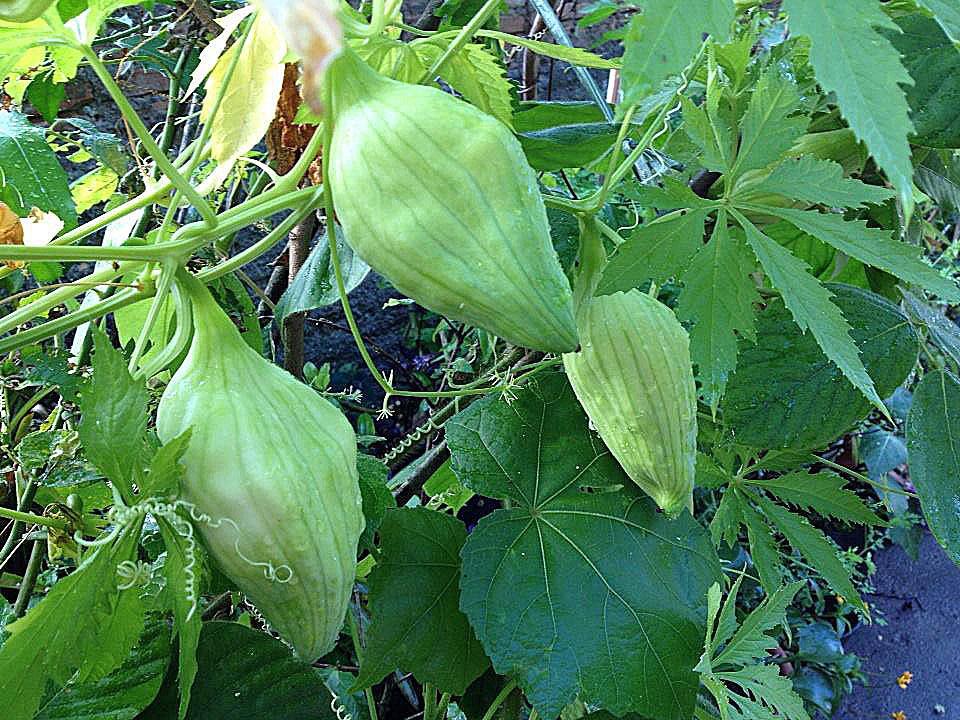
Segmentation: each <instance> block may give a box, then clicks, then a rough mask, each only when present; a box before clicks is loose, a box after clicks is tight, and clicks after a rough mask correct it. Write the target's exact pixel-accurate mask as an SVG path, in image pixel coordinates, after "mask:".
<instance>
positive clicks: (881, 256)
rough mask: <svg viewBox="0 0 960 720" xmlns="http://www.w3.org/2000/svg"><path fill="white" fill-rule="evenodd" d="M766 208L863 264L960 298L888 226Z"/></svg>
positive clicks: (952, 286)
mask: <svg viewBox="0 0 960 720" xmlns="http://www.w3.org/2000/svg"><path fill="white" fill-rule="evenodd" d="M757 207H759V206H757ZM766 211H767V212H769V213H770V214H772V215H776V216H778V217H781V218H783V219H784V220H786V221H787V222H789V223H791V224H792V225H794V226H796V227H798V228H799V229H801V230H803V231H804V232H805V233H809V234H810V235H813V236H814V237H815V238H818V239H819V240H822V241H823V242H825V243H827V244H828V245H832V246H833V247H835V248H836V249H837V250H839V251H840V252H843V253H846V254H847V255H849V256H850V257H853V258H856V259H857V260H859V261H860V262H862V263H864V264H865V265H872V266H873V267H876V268H880V269H881V270H885V271H886V272H888V273H890V274H891V275H893V276H895V277H898V278H900V279H901V280H904V281H906V282H909V283H915V284H917V285H920V286H921V287H923V288H925V289H927V290H929V291H930V292H933V293H936V294H937V295H939V296H940V297H942V298H943V299H944V300H951V301H953V302H958V301H960V288H957V284H956V283H955V282H954V281H953V280H951V279H949V278H947V277H944V276H943V275H941V274H940V273H939V272H937V271H936V270H934V269H933V268H932V267H930V266H929V265H927V264H926V263H925V262H924V261H923V260H921V259H920V257H919V255H918V252H917V247H916V246H914V245H910V244H909V243H905V242H901V241H900V240H895V239H894V238H892V237H891V236H890V231H889V230H880V229H878V228H871V227H867V224H866V222H864V221H863V220H844V219H843V216H841V215H837V214H834V213H819V212H815V211H811V210H794V209H792V208H773V207H770V208H767V210H766Z"/></svg>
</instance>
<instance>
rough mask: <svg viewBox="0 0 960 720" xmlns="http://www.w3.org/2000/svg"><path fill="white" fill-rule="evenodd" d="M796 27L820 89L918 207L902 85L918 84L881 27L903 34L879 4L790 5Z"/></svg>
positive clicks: (859, 0) (823, 0) (861, 0)
mask: <svg viewBox="0 0 960 720" xmlns="http://www.w3.org/2000/svg"><path fill="white" fill-rule="evenodd" d="M783 7H784V9H785V10H786V12H787V14H788V15H789V19H790V28H791V30H792V31H793V32H794V33H796V34H797V35H807V36H808V37H809V38H810V40H811V48H810V62H811V63H812V64H813V68H814V70H815V71H816V73H817V80H819V81H820V85H821V86H822V87H823V88H824V89H825V90H827V91H828V92H832V93H834V94H835V95H836V97H837V102H838V104H839V105H840V110H841V112H842V113H843V116H844V118H846V120H847V122H848V123H849V124H850V127H851V129H852V130H853V131H854V132H855V133H856V135H857V137H858V138H859V139H860V140H863V141H864V142H865V143H866V144H867V147H868V148H869V150H870V154H871V155H873V157H874V158H875V159H876V161H877V164H878V165H879V166H880V167H881V168H882V169H883V171H884V172H885V173H886V174H887V177H888V178H889V179H890V182H891V183H893V186H894V187H895V188H896V189H897V191H898V192H899V194H900V197H901V199H902V200H903V202H904V203H905V205H907V206H908V207H912V194H911V193H912V187H913V183H912V176H913V167H912V165H911V164H910V144H909V143H908V142H907V136H908V135H909V134H910V133H911V132H913V124H912V123H911V122H910V109H909V106H908V105H907V99H906V97H905V96H904V91H903V89H902V88H901V87H900V86H901V85H910V84H912V82H913V81H912V80H911V78H910V75H909V74H908V73H907V71H906V69H905V68H904V67H903V64H902V63H901V62H900V53H898V52H897V49H896V48H895V47H894V46H893V45H892V44H891V43H890V41H889V40H887V39H886V38H885V37H884V36H883V35H881V34H880V33H879V32H878V31H877V28H885V29H888V30H894V31H896V30H897V26H896V25H895V24H894V22H893V21H892V20H891V19H890V18H889V17H887V15H886V14H885V13H884V12H883V10H882V8H881V6H880V3H878V2H876V0H844V1H843V2H836V0H786V2H784V4H783Z"/></svg>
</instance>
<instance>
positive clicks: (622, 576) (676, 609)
mask: <svg viewBox="0 0 960 720" xmlns="http://www.w3.org/2000/svg"><path fill="white" fill-rule="evenodd" d="M447 440H448V443H449V446H450V451H451V455H452V465H453V469H454V472H456V474H457V476H458V477H459V478H460V479H461V481H462V482H463V483H464V484H465V485H467V486H469V487H470V488H471V489H473V490H475V491H476V492H478V493H481V494H483V495H487V496H489V497H496V498H504V499H509V500H510V502H511V507H510V508H509V509H502V510H497V511H496V512H494V513H493V514H492V515H490V516H488V517H486V518H484V519H483V520H481V521H480V523H479V525H478V526H477V528H476V530H474V532H473V533H472V534H471V535H470V536H469V538H468V539H467V542H466V544H465V545H464V548H463V552H462V556H463V568H462V581H461V591H462V594H461V600H460V605H461V607H462V608H463V610H464V612H465V613H466V614H467V617H468V618H470V622H471V624H472V625H473V627H474V630H476V632H477V637H478V638H479V639H480V642H481V643H482V644H483V646H484V648H485V649H486V651H487V654H488V655H489V656H490V658H491V659H492V660H493V664H494V667H495V668H496V670H497V672H499V673H501V674H505V675H512V676H515V677H516V678H517V679H518V680H519V682H520V685H521V687H522V688H523V690H524V692H525V693H526V695H527V697H528V698H530V700H531V702H532V703H533V704H534V706H535V707H537V708H538V709H539V710H540V712H541V714H542V715H544V716H548V717H554V716H556V715H557V714H559V712H560V711H561V710H562V709H563V707H564V706H565V705H566V704H567V703H568V702H570V701H571V700H573V698H574V697H577V696H579V698H580V699H581V700H582V701H584V702H586V703H590V704H595V705H598V706H601V707H605V708H607V709H608V710H610V711H611V712H614V713H616V714H623V713H625V712H627V711H634V712H638V713H640V714H642V715H645V716H649V717H657V718H662V719H663V720H680V719H681V718H688V717H689V716H690V713H691V712H692V711H693V705H694V700H695V697H696V692H697V686H698V682H697V677H696V674H695V673H694V672H693V667H694V665H695V664H696V662H697V659H698V657H699V655H700V653H701V651H702V646H703V637H704V631H705V607H704V605H703V598H704V594H705V592H706V589H707V588H708V587H709V586H710V585H711V584H712V583H713V582H714V581H715V580H716V578H717V576H718V572H719V565H718V561H717V557H716V554H715V551H714V550H713V546H712V544H711V543H710V539H709V536H708V535H707V533H706V532H705V531H704V530H703V529H702V528H701V527H700V526H699V525H698V524H697V523H695V522H694V521H693V519H692V518H691V517H690V516H689V515H687V514H684V515H683V516H681V517H680V518H679V519H677V520H674V521H670V520H667V519H666V518H665V516H664V515H662V514H660V513H657V512H656V510H655V507H654V505H653V503H652V502H651V501H650V500H649V499H648V498H645V497H644V496H642V495H641V494H640V493H639V492H638V491H637V490H636V488H635V487H634V486H633V484H632V483H631V481H630V480H629V479H628V478H627V477H626V476H625V475H624V473H623V471H622V470H621V469H620V467H619V466H618V465H617V463H616V461H615V460H614V459H613V457H612V456H611V455H610V453H609V451H608V450H607V449H606V448H605V447H604V445H603V443H602V442H601V441H600V439H599V438H598V437H597V435H595V434H594V433H593V432H591V431H590V429H589V426H588V422H587V418H586V416H585V414H584V413H583V411H582V410H581V408H580V406H579V404H578V403H577V400H576V398H575V397H574V394H573V391H572V389H571V388H570V386H569V384H568V383H567V382H566V379H565V378H564V376H562V375H559V374H555V375H549V376H545V377H542V378H541V379H539V380H538V381H537V382H535V383H532V384H531V385H529V386H527V387H526V388H525V389H524V390H523V391H522V392H521V393H519V395H518V396H517V397H516V399H514V400H513V401H512V402H511V403H509V404H508V403H506V402H504V401H502V400H499V399H497V398H494V397H488V398H486V399H484V400H482V401H480V402H478V403H476V404H474V405H473V406H471V407H470V408H469V409H467V410H466V411H465V412H463V413H461V414H460V415H458V416H456V417H455V418H454V419H453V420H452V421H451V422H450V423H448V425H447Z"/></svg>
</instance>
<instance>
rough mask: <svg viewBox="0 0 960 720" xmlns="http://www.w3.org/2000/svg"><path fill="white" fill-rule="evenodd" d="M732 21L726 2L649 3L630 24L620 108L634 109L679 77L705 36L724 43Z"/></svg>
mask: <svg viewBox="0 0 960 720" xmlns="http://www.w3.org/2000/svg"><path fill="white" fill-rule="evenodd" d="M734 15H735V9H734V5H733V3H732V2H731V1H730V0H647V2H645V3H644V4H643V6H642V8H641V12H640V13H637V14H636V15H634V16H633V19H632V20H631V21H630V26H629V28H628V30H627V35H626V38H625V39H624V43H623V44H624V54H623V106H624V107H629V106H630V105H634V104H636V103H638V102H639V101H640V100H642V99H643V97H644V96H645V95H649V94H650V93H651V92H653V91H654V90H655V89H656V88H657V86H658V85H660V83H661V82H663V81H664V80H666V79H667V78H668V77H669V76H671V75H676V74H677V73H679V72H681V71H682V70H683V69H684V68H685V67H686V66H687V65H688V64H689V63H690V61H691V60H693V57H694V55H696V53H697V49H698V48H699V47H700V44H701V43H702V42H703V34H704V33H709V34H711V35H712V36H713V39H714V40H716V41H717V42H726V40H727V38H729V37H730V30H731V27H732V24H733V19H734Z"/></svg>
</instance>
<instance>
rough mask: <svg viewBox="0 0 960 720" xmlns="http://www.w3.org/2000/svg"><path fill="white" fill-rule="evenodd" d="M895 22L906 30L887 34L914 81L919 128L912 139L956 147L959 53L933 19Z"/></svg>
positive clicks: (910, 94)
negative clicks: (901, 56)
mask: <svg viewBox="0 0 960 720" xmlns="http://www.w3.org/2000/svg"><path fill="white" fill-rule="evenodd" d="M957 7H960V5H958V6H957ZM956 12H958V14H960V11H956ZM896 23H897V25H898V26H899V27H900V30H902V31H903V32H902V33H900V32H890V33H885V34H886V35H887V36H888V37H889V38H890V41H891V42H892V43H893V44H894V46H895V47H896V48H897V50H899V51H900V54H901V55H903V64H904V65H905V66H906V68H907V71H908V72H909V73H910V76H911V77H912V78H913V80H914V85H913V87H910V88H908V89H907V102H908V103H909V104H910V114H911V117H912V119H913V124H914V127H915V129H916V134H915V135H914V137H912V138H911V141H912V142H913V143H914V144H916V145H927V146H930V147H941V148H955V147H957V146H958V145H960V114H958V113H957V103H960V52H958V48H957V46H955V45H954V44H953V43H952V42H951V41H950V38H949V37H947V36H946V35H945V34H944V32H943V30H941V29H940V26H939V25H937V23H936V22H934V21H933V20H931V19H930V18H927V17H924V16H923V15H908V16H906V17H901V18H898V19H897V20H896Z"/></svg>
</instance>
